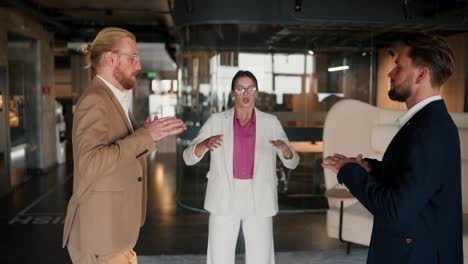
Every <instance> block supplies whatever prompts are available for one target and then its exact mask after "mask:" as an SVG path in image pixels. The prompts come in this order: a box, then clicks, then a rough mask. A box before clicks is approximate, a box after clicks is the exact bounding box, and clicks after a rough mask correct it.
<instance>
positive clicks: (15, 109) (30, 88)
mask: <svg viewBox="0 0 468 264" xmlns="http://www.w3.org/2000/svg"><path fill="white" fill-rule="evenodd" d="M38 59H39V56H38V44H37V41H36V40H32V39H28V38H24V37H22V36H19V35H14V34H8V84H9V88H8V89H9V91H8V95H9V97H8V102H4V103H8V106H9V117H8V127H9V135H10V142H11V143H10V147H11V149H10V161H9V162H10V168H11V184H12V186H16V185H18V184H20V183H22V182H24V181H25V180H27V178H28V177H29V176H28V175H30V174H28V173H26V170H27V169H29V168H38V167H40V166H38V165H39V164H38V163H39V156H38V155H39V153H38V151H39V148H38V142H39V134H38V133H39V129H38V125H39V120H40V116H39V111H38V109H39V105H40V104H39V102H40V99H41V98H40V91H39V89H38V84H37V80H38V77H37V76H38V67H39V66H38V65H39V60H38Z"/></svg>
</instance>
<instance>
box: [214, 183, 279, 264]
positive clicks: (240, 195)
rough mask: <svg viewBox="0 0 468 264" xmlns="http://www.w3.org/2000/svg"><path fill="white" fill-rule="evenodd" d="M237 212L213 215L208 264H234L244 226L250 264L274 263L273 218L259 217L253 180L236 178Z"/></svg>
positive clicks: (235, 209) (235, 197)
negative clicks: (238, 241)
mask: <svg viewBox="0 0 468 264" xmlns="http://www.w3.org/2000/svg"><path fill="white" fill-rule="evenodd" d="M233 198H234V199H233V210H232V211H231V213H230V214H229V215H217V214H213V213H212V214H210V222H209V227H208V228H209V234H208V253H207V264H234V262H235V253H236V243H237V238H238V236H239V230H240V227H242V233H243V235H244V240H245V263H246V264H274V263H275V252H274V245H273V222H272V217H271V216H268V217H263V216H256V215H255V210H254V205H253V193H252V181H251V180H238V179H234V195H233Z"/></svg>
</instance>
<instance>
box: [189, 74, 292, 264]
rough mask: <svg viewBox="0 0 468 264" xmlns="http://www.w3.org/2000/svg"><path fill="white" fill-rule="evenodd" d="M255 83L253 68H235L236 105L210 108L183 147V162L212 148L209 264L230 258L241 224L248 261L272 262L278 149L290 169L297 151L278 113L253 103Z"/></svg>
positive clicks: (207, 202)
mask: <svg viewBox="0 0 468 264" xmlns="http://www.w3.org/2000/svg"><path fill="white" fill-rule="evenodd" d="M257 87H258V86H257V79H256V78H255V76H254V75H253V74H252V73H251V72H249V71H239V72H237V73H236V75H235V76H234V78H233V80H232V84H231V95H232V96H233V98H234V107H233V108H231V109H229V110H227V111H225V112H221V113H216V114H213V115H212V116H211V117H210V118H209V119H208V120H207V121H206V123H205V124H204V125H203V127H202V128H201V130H200V132H199V134H198V136H197V137H196V138H195V139H194V140H193V142H192V144H191V145H190V146H189V147H188V148H187V149H185V151H184V161H185V163H186V164H187V165H193V164H196V163H197V162H199V161H200V160H201V159H202V158H203V156H204V155H205V153H206V152H207V151H208V150H210V152H211V163H210V169H209V171H208V173H207V175H206V177H207V178H208V185H207V188H206V195H205V205H204V206H205V209H206V210H208V211H209V212H210V220H209V236H208V252H207V263H208V264H234V259H235V249H236V242H237V237H238V235H239V229H240V227H241V226H242V232H243V234H244V238H245V257H246V263H247V264H274V263H275V259H274V246H273V224H272V217H273V216H274V215H276V213H277V212H278V197H277V189H276V185H277V177H276V155H278V156H279V158H280V159H281V160H282V162H283V164H284V165H285V166H286V167H287V168H290V169H294V168H296V167H297V164H298V163H299V156H298V155H297V153H296V152H295V151H294V150H293V148H292V147H291V146H290V144H289V141H288V138H287V137H286V134H285V133H284V130H283V128H282V127H281V124H280V122H279V121H278V119H277V118H276V117H275V116H273V115H270V114H267V113H264V112H261V111H259V110H258V109H256V108H255V98H256V97H257V93H258V90H257Z"/></svg>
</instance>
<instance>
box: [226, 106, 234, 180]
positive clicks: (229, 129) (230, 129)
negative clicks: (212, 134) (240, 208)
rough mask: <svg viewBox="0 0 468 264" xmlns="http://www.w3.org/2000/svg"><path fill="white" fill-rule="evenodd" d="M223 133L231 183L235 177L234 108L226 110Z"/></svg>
mask: <svg viewBox="0 0 468 264" xmlns="http://www.w3.org/2000/svg"><path fill="white" fill-rule="evenodd" d="M223 135H224V159H225V162H226V170H227V171H226V173H227V175H228V177H229V182H230V183H231V187H232V181H233V179H234V175H233V171H232V170H233V158H234V157H233V151H234V147H233V145H234V108H231V109H230V110H228V111H226V113H225V115H224V121H223Z"/></svg>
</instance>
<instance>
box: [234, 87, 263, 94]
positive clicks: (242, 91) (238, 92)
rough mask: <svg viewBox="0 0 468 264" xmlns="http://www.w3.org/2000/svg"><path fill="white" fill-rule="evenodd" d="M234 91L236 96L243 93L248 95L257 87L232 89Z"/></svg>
mask: <svg viewBox="0 0 468 264" xmlns="http://www.w3.org/2000/svg"><path fill="white" fill-rule="evenodd" d="M234 91H235V92H236V93H237V94H238V95H243V94H244V92H247V93H248V94H253V93H254V92H255V91H257V87H255V86H249V87H241V86H240V87H236V88H234Z"/></svg>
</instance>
